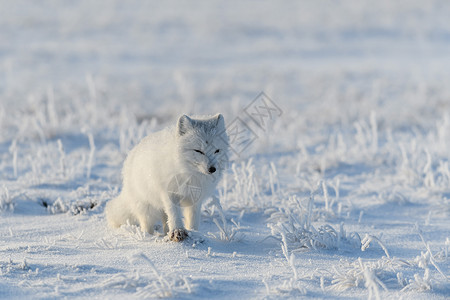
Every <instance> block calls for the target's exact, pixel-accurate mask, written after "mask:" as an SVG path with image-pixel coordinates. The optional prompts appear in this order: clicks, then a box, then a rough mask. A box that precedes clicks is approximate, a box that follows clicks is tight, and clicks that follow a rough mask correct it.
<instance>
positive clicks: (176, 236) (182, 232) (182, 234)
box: [169, 228, 188, 242]
mask: <svg viewBox="0 0 450 300" xmlns="http://www.w3.org/2000/svg"><path fill="white" fill-rule="evenodd" d="M187 237H188V233H187V231H186V229H184V228H177V229H174V230H172V231H170V232H169V238H170V240H171V241H173V242H181V241H183V240H185V239H186V238H187Z"/></svg>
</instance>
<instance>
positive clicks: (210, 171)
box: [208, 167, 216, 174]
mask: <svg viewBox="0 0 450 300" xmlns="http://www.w3.org/2000/svg"><path fill="white" fill-rule="evenodd" d="M215 171H216V168H214V167H209V169H208V172H209V173H211V174H212V173H214V172H215Z"/></svg>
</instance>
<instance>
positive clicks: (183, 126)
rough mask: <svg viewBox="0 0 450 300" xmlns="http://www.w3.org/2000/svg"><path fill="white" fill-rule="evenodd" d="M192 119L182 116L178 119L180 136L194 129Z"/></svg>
mask: <svg viewBox="0 0 450 300" xmlns="http://www.w3.org/2000/svg"><path fill="white" fill-rule="evenodd" d="M192 125H193V124H192V119H191V118H189V117H188V116H186V115H182V116H181V117H180V118H179V119H178V134H179V135H184V134H186V132H188V130H190V129H192Z"/></svg>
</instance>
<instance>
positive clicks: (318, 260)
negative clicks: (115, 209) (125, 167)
mask: <svg viewBox="0 0 450 300" xmlns="http://www.w3.org/2000/svg"><path fill="white" fill-rule="evenodd" d="M449 15H450V3H449V2H448V1H396V2H393V1H388V0H386V1H345V0H344V1H331V0H330V1H283V2H275V1H240V2H236V3H230V2H225V1H224V2H215V1H201V2H187V1H180V2H172V1H164V2H162V1H161V2H158V3H156V2H149V1H145V2H144V1H137V0H136V1H119V0H117V1H96V2H94V1H88V0H86V1H75V2H74V1H69V0H63V1H56V2H55V1H46V0H43V1H21V0H18V1H6V0H5V1H3V0H1V1H0V298H2V299H3V298H6V299H10V298H35V299H39V298H45V299H48V298H66V297H67V298H102V299H103V298H117V299H123V298H147V297H148V298H152V297H174V298H187V299H197V298H212V297H215V298H222V299H230V298H235V299H238V298H239V299H247V298H258V299H259V298H267V299H279V298H329V299H331V298H333V299H334V298H341V299H365V298H372V299H376V298H379V299H388V298H389V299H399V298H403V299H446V298H448V297H449V295H450V283H449V275H450V259H449V254H448V251H449V248H450V221H449V220H450V218H449V216H450V200H449V199H450V166H449V162H450V85H449V84H448V83H449V82H450V21H449V20H450V19H449V18H448V16H449ZM261 91H264V92H265V94H266V95H267V96H268V97H270V99H271V101H272V102H266V103H268V104H270V105H271V107H272V108H277V110H275V111H271V112H273V114H272V115H270V116H271V117H269V114H266V117H263V119H264V121H265V123H266V125H267V126H265V127H264V129H261V128H260V127H258V126H257V123H256V122H259V121H261V119H258V118H257V119H255V120H252V119H251V118H250V117H249V115H248V114H247V113H246V112H251V111H252V109H253V108H254V105H255V103H260V102H258V101H261V99H260V98H258V99H256V101H257V102H252V101H253V100H254V99H255V97H257V96H258V95H259V94H260V92H261ZM275 105H276V106H275ZM278 109H279V110H278ZM217 112H221V113H222V114H223V115H224V116H225V120H226V121H227V123H228V124H233V121H235V123H234V124H235V125H236V124H238V125H239V126H241V127H240V128H244V129H245V128H250V129H251V130H252V132H249V131H248V132H249V135H248V137H250V138H252V139H251V140H249V141H252V142H251V143H249V145H248V147H247V148H246V149H245V150H244V151H241V148H242V147H241V148H239V145H237V144H232V146H233V147H235V150H236V151H237V153H235V154H234V155H233V161H232V163H231V164H230V169H229V170H228V172H227V174H226V176H225V177H224V179H223V181H222V182H221V183H220V185H219V188H218V190H217V196H218V197H219V199H220V202H221V206H222V207H223V210H221V209H220V207H219V205H217V203H214V202H212V201H209V202H207V203H205V205H204V211H203V222H202V224H201V228H200V231H199V232H195V233H192V234H191V237H190V239H188V240H187V241H185V242H183V243H173V242H167V241H165V239H164V237H163V236H161V235H158V234H157V235H155V236H149V235H143V234H142V233H140V231H139V228H138V227H135V226H123V227H122V228H120V229H118V230H112V229H110V228H108V227H107V225H106V221H105V215H104V207H105V204H106V203H107V201H109V200H110V199H112V198H113V197H115V196H116V195H117V194H118V192H119V190H120V188H121V175H120V172H121V165H122V163H123V160H124V158H125V156H126V153H127V151H128V150H129V149H131V147H132V146H133V145H135V144H136V143H137V142H138V141H139V140H140V139H141V138H142V137H143V136H145V135H146V134H148V133H150V132H153V131H156V130H158V129H161V128H163V127H165V126H168V125H172V124H174V123H175V122H176V120H177V118H178V117H179V116H180V115H181V114H183V113H187V114H206V113H208V114H213V113H217ZM260 112H266V113H267V111H266V110H264V109H260ZM255 121H256V122H255ZM242 126H244V127H242ZM245 126H247V127H245ZM241 146H242V145H241ZM160 231H161V230H159V232H160Z"/></svg>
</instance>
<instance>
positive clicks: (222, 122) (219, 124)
mask: <svg viewBox="0 0 450 300" xmlns="http://www.w3.org/2000/svg"><path fill="white" fill-rule="evenodd" d="M214 118H215V119H216V120H217V121H216V127H219V128H225V120H224V119H223V116H222V114H217V115H215V116H214Z"/></svg>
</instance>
